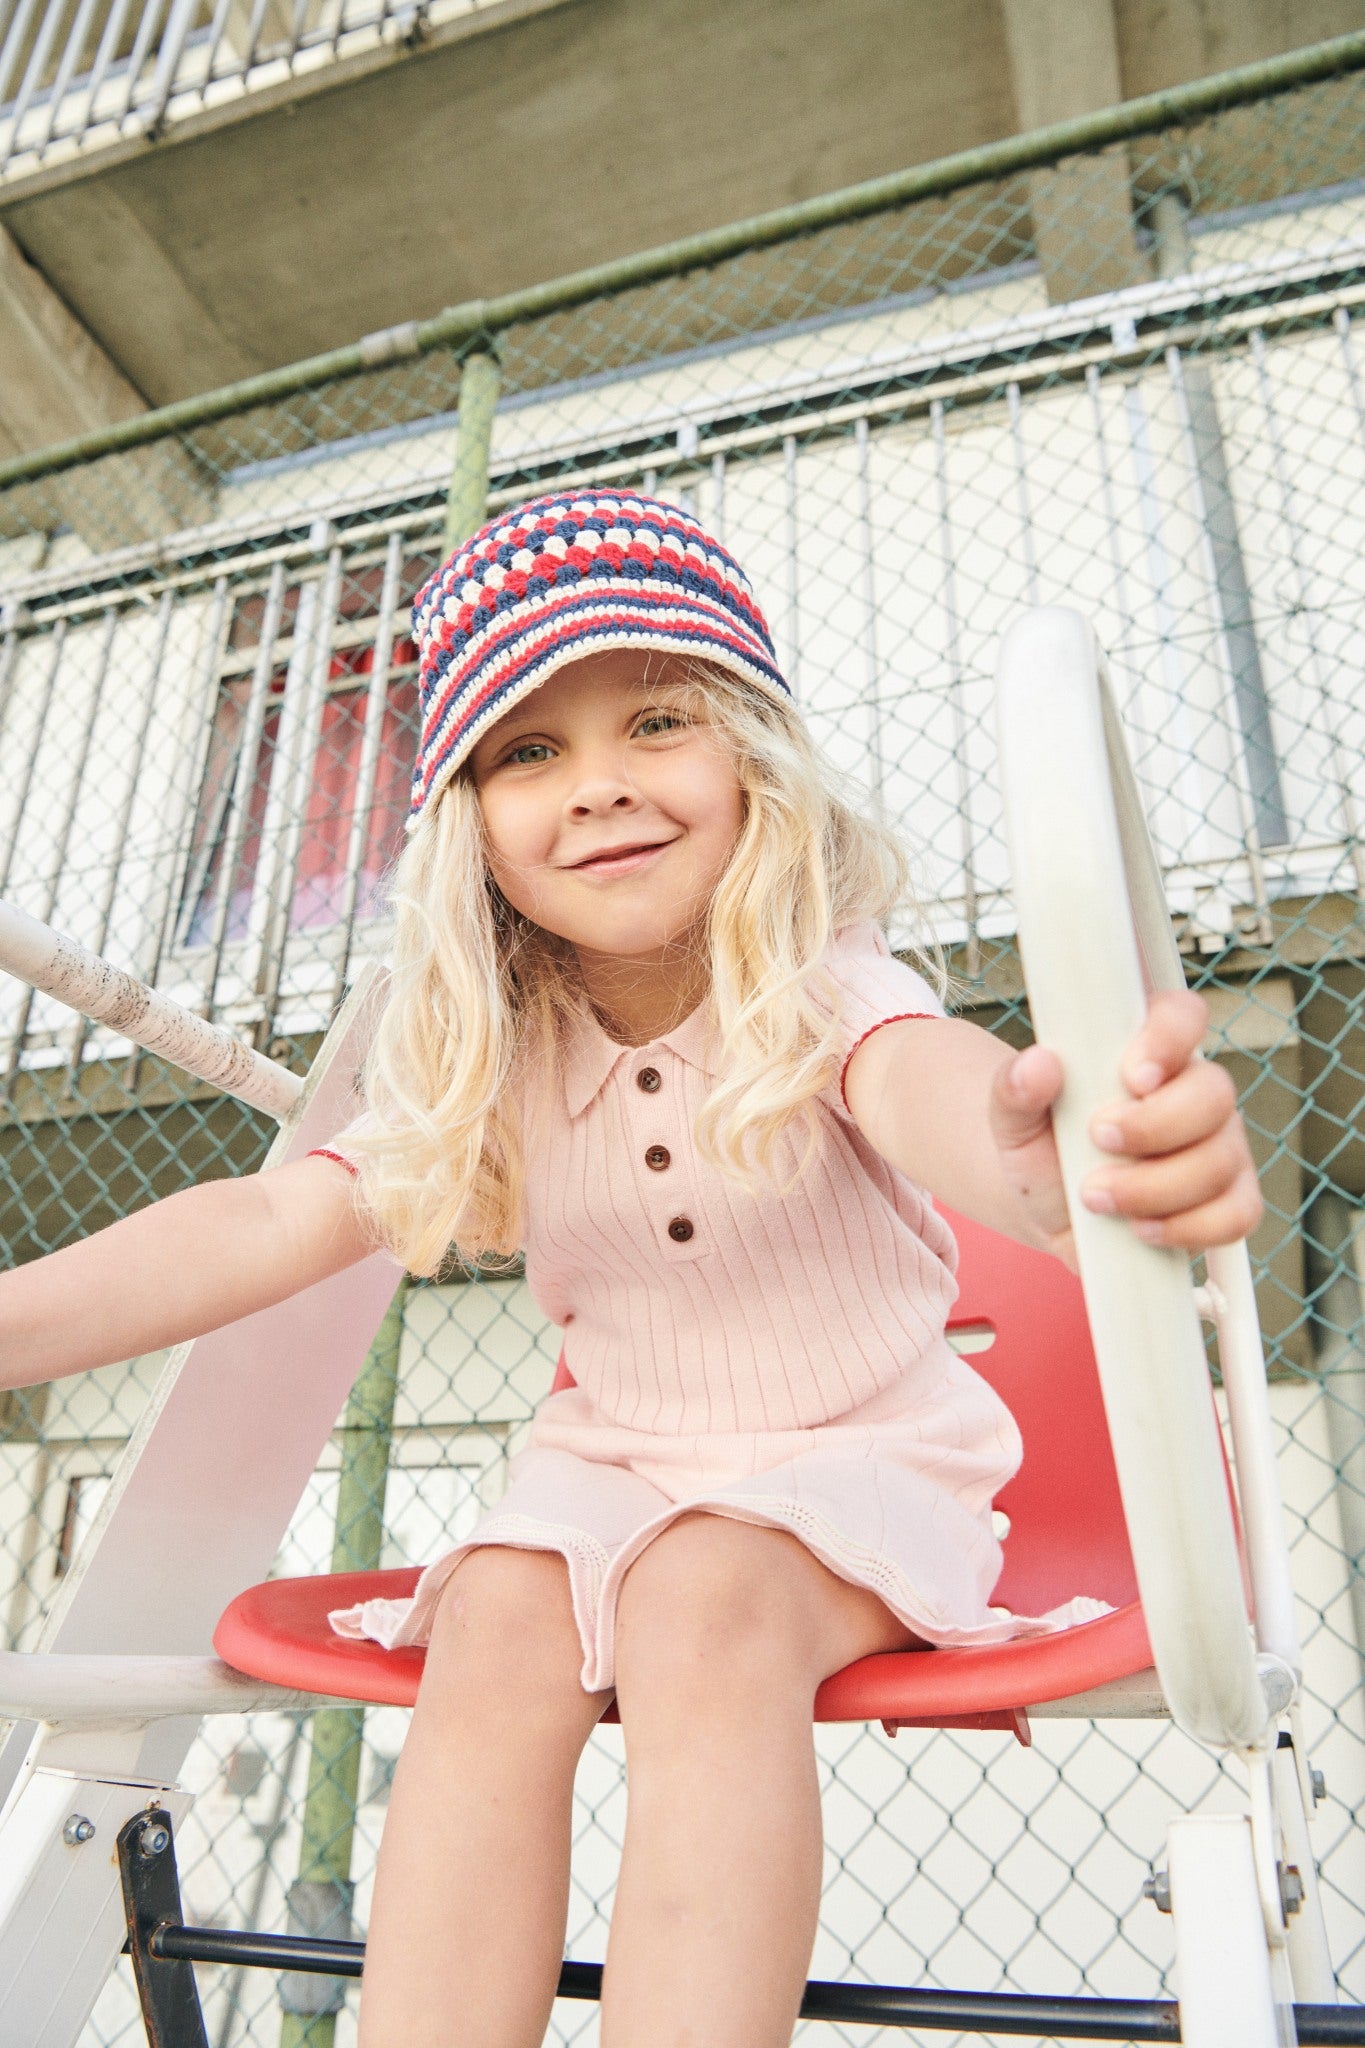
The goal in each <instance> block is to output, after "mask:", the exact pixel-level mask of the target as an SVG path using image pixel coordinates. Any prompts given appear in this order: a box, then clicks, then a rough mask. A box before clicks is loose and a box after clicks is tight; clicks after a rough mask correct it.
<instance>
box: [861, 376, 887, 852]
mask: <svg viewBox="0 0 1365 2048" xmlns="http://www.w3.org/2000/svg"><path fill="white" fill-rule="evenodd" d="M853 436H854V446H855V448H856V450H857V455H858V541H859V547H860V550H861V554H862V586H863V629H862V632H861V634H860V635H859V638H860V639H861V641H862V644H863V704H864V707H865V709H866V712H867V761H868V783H869V786H870V789H871V795H872V807H873V810H874V812H875V813H876V815H877V817H879V818H884V817H885V816H886V763H885V760H884V758H883V755H882V727H883V723H884V721H883V718H882V707H881V671H880V669H879V667H878V664H877V576H876V565H875V557H874V550H873V544H872V453H871V446H870V443H871V435H870V434H869V432H868V425H867V420H866V417H860V418H859V419H857V420H856V421H855V422H854V428H853Z"/></svg>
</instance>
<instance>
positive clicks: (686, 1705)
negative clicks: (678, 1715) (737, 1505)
mask: <svg viewBox="0 0 1365 2048" xmlns="http://www.w3.org/2000/svg"><path fill="white" fill-rule="evenodd" d="M813 1562H814V1561H813V1560H810V1559H808V1558H807V1555H806V1553H805V1552H804V1551H803V1549H802V1547H801V1546H800V1545H799V1544H798V1543H797V1541H796V1539H795V1538H794V1537H791V1536H787V1535H785V1534H784V1533H783V1532H782V1531H780V1530H774V1529H762V1528H757V1527H755V1526H754V1525H752V1524H749V1523H744V1522H737V1521H732V1520H729V1519H727V1518H725V1517H723V1516H719V1515H707V1514H696V1515H687V1516H684V1517H682V1518H681V1519H680V1520H679V1521H677V1522H675V1523H673V1524H672V1526H671V1527H670V1528H668V1529H666V1530H665V1531H664V1532H663V1533H662V1535H660V1536H657V1537H656V1538H655V1540H654V1541H653V1543H651V1544H650V1545H649V1547H648V1549H647V1550H645V1551H643V1552H642V1553H641V1555H640V1556H639V1557H638V1558H637V1559H636V1561H635V1563H634V1564H633V1565H632V1567H631V1568H630V1570H629V1571H628V1572H627V1574H626V1577H625V1580H624V1582H623V1584H622V1587H621V1595H620V1602H619V1606H618V1609H617V1643H616V1668H617V1682H618V1689H619V1690H620V1692H621V1693H622V1694H623V1695H624V1698H625V1702H626V1705H627V1706H628V1705H630V1704H632V1703H633V1700H639V1699H641V1698H642V1697H643V1696H644V1695H646V1694H647V1695H650V1696H653V1697H654V1698H656V1699H658V1700H660V1701H661V1702H662V1701H669V1700H671V1701H673V1702H675V1703H676V1705H677V1707H678V1710H679V1711H688V1712H695V1711H696V1710H697V1709H698V1707H699V1706H709V1707H716V1706H723V1705H724V1703H725V1702H727V1701H730V1702H733V1703H734V1704H735V1705H736V1706H737V1707H738V1706H741V1705H742V1704H743V1702H744V1701H745V1700H747V1699H750V1698H752V1699H754V1700H755V1701H757V1700H759V1699H762V1698H763V1697H765V1696H769V1697H771V1696H772V1695H775V1694H776V1693H779V1692H788V1693H790V1692H791V1691H793V1690H795V1691H797V1692H800V1693H803V1694H804V1692H806V1691H807V1690H809V1691H810V1692H812V1693H813V1692H814V1688H815V1684H816V1682H817V1678H818V1675H822V1674H817V1671H816V1666H817V1664H818V1662H819V1657H820V1641H819V1628H818V1612H817V1610H816V1605H815V1603H814V1602H813V1600H812V1599H811V1597H810V1588H809V1584H808V1580H809V1570H810V1567H811V1566H812V1565H813ZM815 1569H816V1570H818V1569H819V1568H818V1567H815ZM624 1710H625V1709H624V1708H623V1711H624Z"/></svg>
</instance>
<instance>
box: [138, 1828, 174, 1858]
mask: <svg viewBox="0 0 1365 2048" xmlns="http://www.w3.org/2000/svg"><path fill="white" fill-rule="evenodd" d="M137 1846H138V1848H139V1849H140V1850H141V1852H142V1854H143V1855H144V1856H145V1857H146V1858H147V1860H148V1862H150V1861H151V1860H152V1859H153V1858H154V1857H156V1856H160V1855H163V1854H164V1853H165V1851H166V1850H167V1849H169V1848H170V1846H171V1831H170V1829H169V1828H168V1827H167V1826H166V1824H165V1822H164V1821H159V1820H149V1821H148V1822H147V1823H146V1824H145V1826H143V1827H142V1828H140V1829H139V1831H138V1838H137Z"/></svg>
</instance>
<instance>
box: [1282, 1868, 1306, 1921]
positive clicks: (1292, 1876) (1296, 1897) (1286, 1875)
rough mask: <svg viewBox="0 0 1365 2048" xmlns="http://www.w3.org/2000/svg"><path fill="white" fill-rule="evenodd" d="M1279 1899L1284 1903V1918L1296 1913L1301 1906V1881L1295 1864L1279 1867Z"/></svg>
mask: <svg viewBox="0 0 1365 2048" xmlns="http://www.w3.org/2000/svg"><path fill="white" fill-rule="evenodd" d="M1280 1898H1281V1900H1282V1901H1283V1903H1284V1910H1285V1918H1286V1919H1288V1918H1289V1917H1290V1916H1291V1915H1292V1914H1294V1913H1297V1912H1298V1910H1299V1908H1300V1906H1302V1904H1303V1879H1302V1877H1301V1876H1300V1875H1299V1870H1298V1866H1297V1864H1294V1863H1282V1864H1281V1865H1280Z"/></svg>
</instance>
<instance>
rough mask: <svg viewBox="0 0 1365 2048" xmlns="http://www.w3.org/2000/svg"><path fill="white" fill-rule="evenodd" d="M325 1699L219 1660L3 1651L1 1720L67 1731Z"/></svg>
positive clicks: (0, 1664)
mask: <svg viewBox="0 0 1365 2048" xmlns="http://www.w3.org/2000/svg"><path fill="white" fill-rule="evenodd" d="M322 1697H323V1696H322V1695H320V1694H317V1693H309V1692H298V1691H295V1690H294V1689H292V1688H291V1687H287V1686H282V1685H271V1684H270V1683H269V1681H268V1680H266V1679H260V1678H247V1677H245V1676H244V1675H243V1673H242V1672H240V1671H234V1670H233V1668H232V1666H231V1665H230V1664H224V1663H223V1661H222V1659H221V1658H220V1657H152V1656H147V1657H138V1656H109V1657H81V1656H63V1655H61V1654H60V1653H58V1654H57V1655H54V1656H43V1655H40V1654H37V1653H33V1654H27V1655H26V1654H23V1653H21V1652H20V1651H17V1650H3V1651H0V1717H7V1718H9V1719H11V1720H15V1721H45V1722H49V1723H54V1724H55V1723H60V1724H61V1725H62V1726H63V1727H66V1726H71V1725H74V1724H76V1723H88V1724H90V1725H91V1726H92V1727H111V1726H113V1725H115V1724H116V1723H118V1722H121V1721H139V1722H147V1721H155V1720H161V1719H163V1718H166V1717H168V1716H170V1715H173V1714H254V1713H258V1712H270V1713H277V1712H281V1711H283V1710H285V1709H293V1708H310V1707H315V1706H318V1705H320V1704H321V1701H322Z"/></svg>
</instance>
